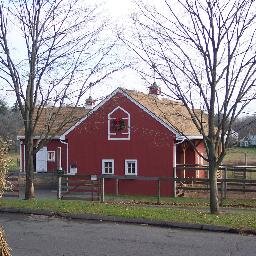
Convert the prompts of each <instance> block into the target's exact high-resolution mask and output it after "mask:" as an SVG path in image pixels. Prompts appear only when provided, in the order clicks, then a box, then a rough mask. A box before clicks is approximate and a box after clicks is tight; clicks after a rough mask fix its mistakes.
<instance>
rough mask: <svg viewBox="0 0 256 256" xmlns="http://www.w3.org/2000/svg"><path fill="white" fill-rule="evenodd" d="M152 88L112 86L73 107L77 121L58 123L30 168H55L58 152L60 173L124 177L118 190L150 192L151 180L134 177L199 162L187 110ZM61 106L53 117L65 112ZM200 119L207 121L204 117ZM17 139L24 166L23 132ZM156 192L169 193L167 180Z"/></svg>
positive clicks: (198, 141)
mask: <svg viewBox="0 0 256 256" xmlns="http://www.w3.org/2000/svg"><path fill="white" fill-rule="evenodd" d="M154 89H155V88H150V90H149V94H144V93H141V92H137V91H128V90H124V89H122V88H118V89H116V90H115V91H114V92H112V93H111V94H110V95H109V96H107V97H106V98H105V99H104V100H103V101H102V102H100V103H99V104H98V105H97V106H95V107H94V108H92V109H84V110H82V109H79V111H78V113H77V114H78V115H77V116H80V118H78V119H79V120H78V121H76V122H73V123H70V124H69V126H65V127H63V129H62V130H60V131H59V133H58V134H56V135H55V137H54V138H53V139H52V140H51V141H49V143H48V144H47V145H46V146H45V147H44V148H42V149H41V150H40V151H39V152H38V153H37V155H36V159H35V160H36V161H35V163H36V171H37V172H53V171H56V168H57V163H56V154H57V153H56V152H58V154H60V159H61V160H60V161H61V167H62V169H63V170H64V171H65V172H66V173H73V174H90V175H102V174H103V175H105V176H107V177H109V178H111V176H113V175H118V176H124V177H126V178H128V180H127V179H126V180H120V181H119V182H120V183H121V184H120V191H119V193H120V194H146V195H153V194H155V185H154V186H152V184H153V183H154V182H153V181H152V182H148V181H147V182H145V181H144V182H143V181H140V180H135V179H134V177H136V176H145V177H173V175H174V168H175V167H176V165H177V164H192V165H194V164H197V165H202V164H203V158H202V157H201V155H199V154H198V153H197V151H199V152H200V153H201V154H204V152H205V148H204V144H203V140H202V135H201V134H200V133H199V132H198V130H197V128H196V127H195V125H194V124H193V122H192V120H191V116H190V115H189V113H188V111H187V109H186V108H185V107H184V106H183V105H182V104H181V103H180V102H176V101H170V100H168V99H159V98H158V94H159V91H158V90H154ZM65 111H66V110H65V109H63V110H62V112H63V113H62V115H60V114H59V115H57V116H56V119H61V118H62V117H63V116H64V115H65V113H66V114H68V112H65ZM63 114H64V115H63ZM203 118H205V121H204V125H207V122H206V116H203ZM39 121H40V123H39V125H38V126H40V127H41V129H44V128H45V127H44V124H45V121H44V120H39ZM60 122H61V121H60ZM37 130H38V132H40V129H37ZM37 136H39V135H37ZM37 139H38V138H37V137H35V140H37ZM19 140H20V148H21V171H24V160H25V157H26V156H25V155H24V152H25V151H24V144H23V140H24V136H23V135H21V136H19ZM195 149H197V151H196V150H195ZM177 175H178V176H180V177H188V176H189V177H192V176H196V177H201V175H204V172H202V173H201V172H200V171H198V172H196V174H195V173H189V172H185V170H182V171H180V172H177ZM105 189H106V191H107V192H109V193H114V191H115V183H114V180H111V179H108V180H107V181H106V186H105ZM161 194H163V195H173V183H171V182H170V181H166V182H163V184H161Z"/></svg>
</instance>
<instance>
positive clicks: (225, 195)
mask: <svg viewBox="0 0 256 256" xmlns="http://www.w3.org/2000/svg"><path fill="white" fill-rule="evenodd" d="M227 173H228V168H227V167H226V166H225V169H224V179H225V182H224V198H225V199H226V198H227V189H228V183H227V177H228V174H227Z"/></svg>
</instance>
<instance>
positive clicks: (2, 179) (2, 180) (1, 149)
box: [0, 138, 9, 198]
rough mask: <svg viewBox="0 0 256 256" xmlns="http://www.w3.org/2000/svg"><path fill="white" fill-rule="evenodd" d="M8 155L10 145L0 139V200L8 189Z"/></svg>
mask: <svg viewBox="0 0 256 256" xmlns="http://www.w3.org/2000/svg"><path fill="white" fill-rule="evenodd" d="M7 153H8V145H7V143H6V142H5V141H4V140H3V139H1V138H0V198H1V197H2V195H3V193H4V191H5V190H6V189H7V187H8V184H7V182H6V173H7V169H8V164H9V160H8V157H7Z"/></svg>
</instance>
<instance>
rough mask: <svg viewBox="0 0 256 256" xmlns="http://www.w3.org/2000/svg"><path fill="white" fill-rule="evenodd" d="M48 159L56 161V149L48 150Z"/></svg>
mask: <svg viewBox="0 0 256 256" xmlns="http://www.w3.org/2000/svg"><path fill="white" fill-rule="evenodd" d="M47 161H49V162H55V151H48V153H47Z"/></svg>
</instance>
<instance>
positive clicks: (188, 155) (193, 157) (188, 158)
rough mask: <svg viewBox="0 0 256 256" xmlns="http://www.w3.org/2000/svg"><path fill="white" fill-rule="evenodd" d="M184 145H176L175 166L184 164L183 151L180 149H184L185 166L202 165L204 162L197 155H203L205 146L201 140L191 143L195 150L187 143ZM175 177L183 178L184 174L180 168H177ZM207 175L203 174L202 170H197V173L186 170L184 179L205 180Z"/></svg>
mask: <svg viewBox="0 0 256 256" xmlns="http://www.w3.org/2000/svg"><path fill="white" fill-rule="evenodd" d="M184 143H186V145H184V144H179V145H177V164H184V151H183V150H182V148H184V147H185V164H186V165H203V164H204V162H203V160H202V159H201V156H200V155H199V154H198V153H197V151H198V152H200V153H201V154H202V155H205V146H204V143H203V141H202V140H195V141H193V142H192V143H193V144H194V145H196V149H197V151H196V150H195V148H194V146H193V145H191V143H189V142H187V141H186V142H184ZM177 176H178V177H183V176H184V173H183V169H182V168H178V169H177ZM206 176H207V175H206V174H205V171H204V170H197V171H194V170H193V171H192V170H191V171H189V170H186V172H185V177H186V178H196V177H197V178H205V177H206Z"/></svg>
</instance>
